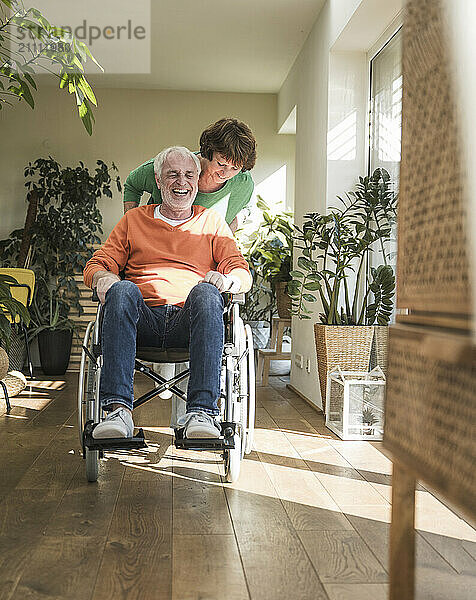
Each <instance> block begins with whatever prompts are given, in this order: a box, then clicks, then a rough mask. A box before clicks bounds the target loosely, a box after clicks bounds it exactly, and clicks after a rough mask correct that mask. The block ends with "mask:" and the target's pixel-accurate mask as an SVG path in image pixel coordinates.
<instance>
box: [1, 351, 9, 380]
mask: <svg viewBox="0 0 476 600" xmlns="http://www.w3.org/2000/svg"><path fill="white" fill-rule="evenodd" d="M7 373H8V354H7V353H6V352H5V350H4V349H3V348H0V379H3V378H4V377H5V375H6V374H7Z"/></svg>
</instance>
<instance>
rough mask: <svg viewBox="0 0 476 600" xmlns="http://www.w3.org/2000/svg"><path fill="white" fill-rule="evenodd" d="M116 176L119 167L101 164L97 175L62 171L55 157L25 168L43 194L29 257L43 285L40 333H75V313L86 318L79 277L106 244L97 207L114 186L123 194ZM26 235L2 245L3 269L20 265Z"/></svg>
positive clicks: (37, 301)
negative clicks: (72, 313)
mask: <svg viewBox="0 0 476 600" xmlns="http://www.w3.org/2000/svg"><path fill="white" fill-rule="evenodd" d="M115 171H117V168H116V166H115V165H114V163H113V164H112V167H108V166H107V165H106V164H105V163H104V162H103V161H101V160H98V161H97V167H96V169H95V172H94V173H92V174H91V173H90V172H89V170H88V168H87V167H86V166H85V165H84V164H83V163H82V162H80V164H79V165H78V166H77V167H74V168H73V167H65V168H63V167H61V165H60V164H59V163H58V162H56V161H55V160H54V159H53V158H52V157H51V156H50V157H48V158H39V159H37V160H36V161H35V162H34V163H29V164H28V166H27V167H26V168H25V177H26V178H27V182H26V184H25V186H26V187H27V188H28V190H30V191H31V190H35V191H36V193H37V195H38V211H37V217H36V221H35V223H34V225H33V228H32V235H31V247H30V258H29V267H30V268H31V269H33V270H34V271H35V274H36V278H37V281H38V285H37V286H36V288H35V295H34V303H33V308H32V312H33V325H34V327H35V328H36V330H37V331H38V328H39V327H42V326H47V327H49V328H58V329H64V328H71V323H70V322H69V320H68V314H69V311H70V309H71V308H76V309H77V310H78V311H79V314H81V313H82V308H81V306H80V304H79V289H78V285H77V282H76V280H75V275H76V276H77V275H78V274H80V273H81V272H82V270H83V268H84V265H85V264H86V261H87V260H88V259H89V257H90V255H91V253H92V247H93V246H94V245H95V244H100V243H101V238H100V234H102V216H101V213H100V211H99V209H98V206H97V202H98V200H99V199H100V198H101V197H104V196H105V197H107V198H111V197H112V190H111V186H112V184H115V186H116V188H117V190H118V191H121V183H120V179H119V176H117V175H115V174H114V172H115ZM111 172H112V173H113V175H111ZM22 234H23V229H17V230H15V231H13V232H12V233H11V234H10V237H9V238H8V239H6V240H2V241H0V256H1V260H2V264H3V266H15V265H16V264H17V259H18V253H19V249H20V243H21V239H22Z"/></svg>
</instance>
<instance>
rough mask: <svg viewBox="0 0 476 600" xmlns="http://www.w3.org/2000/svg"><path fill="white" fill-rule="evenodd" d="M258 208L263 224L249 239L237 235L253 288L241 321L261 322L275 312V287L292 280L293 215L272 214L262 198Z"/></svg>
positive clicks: (285, 213)
mask: <svg viewBox="0 0 476 600" xmlns="http://www.w3.org/2000/svg"><path fill="white" fill-rule="evenodd" d="M257 206H258V208H259V209H260V210H261V212H262V222H261V223H260V224H259V226H258V228H257V229H256V231H254V232H253V233H252V234H251V235H250V236H244V235H242V232H241V231H238V232H237V234H238V235H237V237H238V239H239V240H240V242H241V245H242V248H243V254H244V257H245V259H246V260H247V262H248V264H249V266H250V271H251V275H252V277H253V287H252V289H251V291H250V292H248V294H247V299H246V306H245V307H244V311H243V314H244V318H245V319H246V320H249V321H260V320H264V319H266V318H267V317H268V316H270V315H271V316H272V315H273V314H274V312H275V311H276V307H275V306H276V291H275V285H276V283H278V282H279V281H290V280H291V275H290V271H291V267H292V251H293V225H292V219H293V215H292V213H289V212H281V213H278V214H272V212H271V210H270V207H269V206H268V205H267V204H266V202H265V201H264V200H263V198H262V197H261V196H258V199H257Z"/></svg>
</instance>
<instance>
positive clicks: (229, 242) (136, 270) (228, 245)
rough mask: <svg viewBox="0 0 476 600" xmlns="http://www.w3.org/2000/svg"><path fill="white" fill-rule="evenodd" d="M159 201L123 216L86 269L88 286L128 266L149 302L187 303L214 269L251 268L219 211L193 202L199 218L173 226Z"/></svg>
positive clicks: (127, 274) (131, 279)
mask: <svg viewBox="0 0 476 600" xmlns="http://www.w3.org/2000/svg"><path fill="white" fill-rule="evenodd" d="M156 206H157V205H156V204H149V205H146V206H139V207H137V208H133V209H132V210H129V211H128V212H127V213H126V214H125V215H124V216H123V217H122V219H121V220H120V221H119V223H118V224H117V225H116V226H115V227H114V229H113V230H112V232H111V235H110V236H109V237H108V238H107V240H106V242H105V243H104V244H103V246H102V247H101V248H100V249H99V250H96V252H95V253H94V254H93V256H92V257H91V258H90V260H89V261H88V262H87V264H86V267H85V268H84V273H83V275H84V283H85V284H86V285H87V286H88V287H91V285H92V279H93V275H94V273H96V271H111V272H112V273H115V274H116V275H118V274H119V271H122V270H124V271H125V274H126V279H128V280H129V281H132V282H133V283H135V284H136V285H137V286H138V287H139V289H140V291H141V294H142V296H143V297H144V301H145V302H146V303H147V304H148V306H159V305H161V304H176V305H178V306H182V305H183V303H184V302H185V300H186V298H187V296H188V294H189V292H190V290H191V289H192V288H193V287H194V286H195V285H196V284H197V283H198V282H200V281H201V280H202V279H203V278H204V276H205V275H206V273H208V271H219V272H220V273H223V274H224V275H227V274H228V273H230V271H232V270H233V269H246V270H247V271H248V272H249V268H248V264H247V262H246V261H245V259H244V258H243V255H242V254H241V252H240V251H239V250H238V247H237V245H236V242H235V239H234V237H233V234H232V233H231V230H230V228H229V227H228V225H227V224H226V223H225V221H224V220H223V219H222V217H221V216H220V215H219V214H218V213H216V212H215V211H214V210H209V209H205V208H203V206H198V205H196V206H193V207H192V208H193V217H192V218H191V219H190V220H188V221H186V222H185V223H182V225H177V226H176V227H173V226H172V225H169V224H168V223H166V222H165V221H162V220H161V219H154V209H155V207H156Z"/></svg>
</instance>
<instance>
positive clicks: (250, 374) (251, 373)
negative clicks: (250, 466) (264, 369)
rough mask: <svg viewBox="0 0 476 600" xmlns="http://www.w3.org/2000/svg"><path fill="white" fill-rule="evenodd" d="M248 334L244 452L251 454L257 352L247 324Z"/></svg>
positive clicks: (246, 331) (246, 333)
mask: <svg viewBox="0 0 476 600" xmlns="http://www.w3.org/2000/svg"><path fill="white" fill-rule="evenodd" d="M245 335H246V349H247V350H248V354H247V356H246V367H245V368H246V371H247V377H246V382H247V391H246V394H247V398H248V403H247V404H248V416H247V427H246V436H245V438H244V444H243V446H244V447H243V453H244V454H249V453H250V452H251V450H252V447H253V437H254V432H255V407H256V377H255V354H254V347H253V334H252V333H251V327H250V326H249V325H245Z"/></svg>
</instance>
